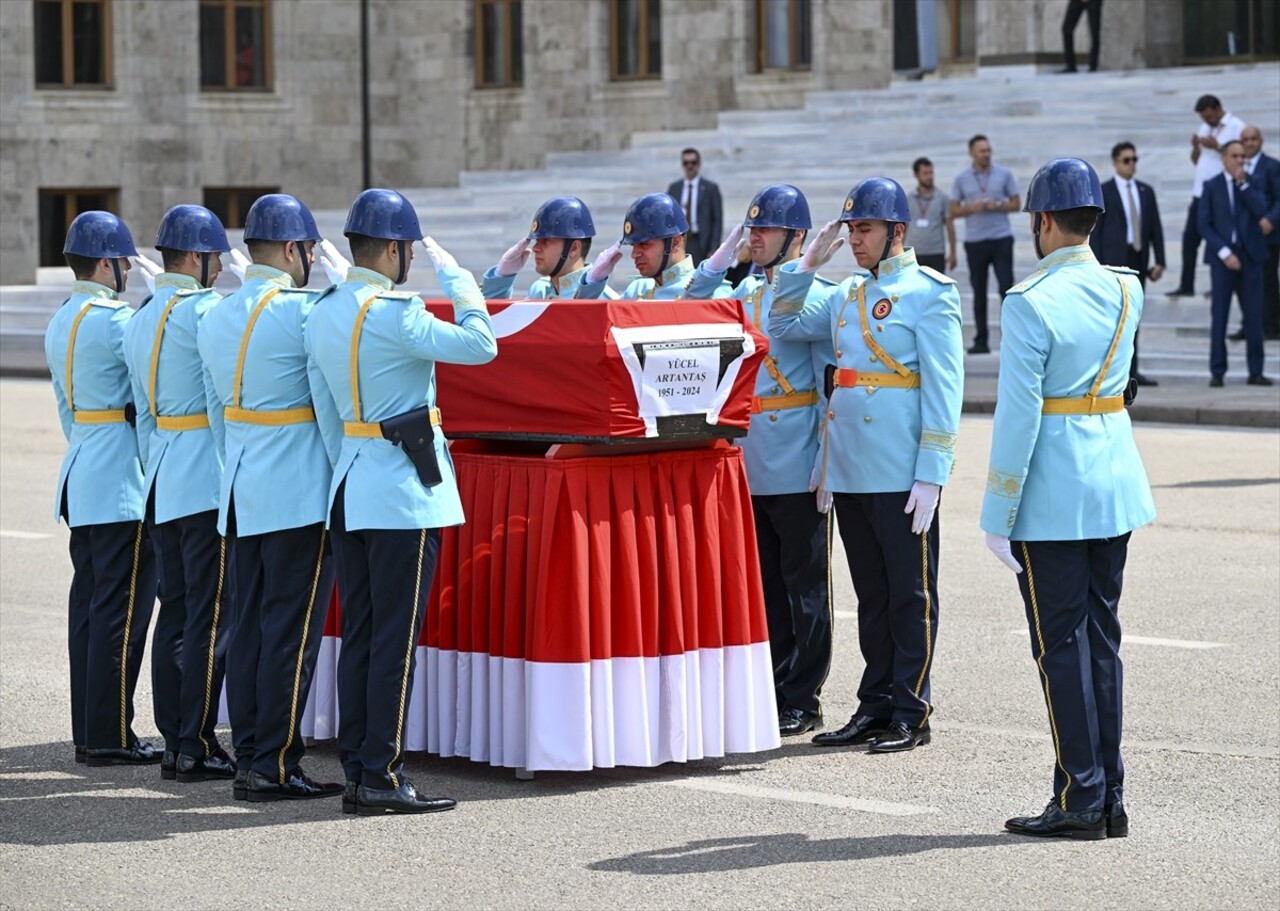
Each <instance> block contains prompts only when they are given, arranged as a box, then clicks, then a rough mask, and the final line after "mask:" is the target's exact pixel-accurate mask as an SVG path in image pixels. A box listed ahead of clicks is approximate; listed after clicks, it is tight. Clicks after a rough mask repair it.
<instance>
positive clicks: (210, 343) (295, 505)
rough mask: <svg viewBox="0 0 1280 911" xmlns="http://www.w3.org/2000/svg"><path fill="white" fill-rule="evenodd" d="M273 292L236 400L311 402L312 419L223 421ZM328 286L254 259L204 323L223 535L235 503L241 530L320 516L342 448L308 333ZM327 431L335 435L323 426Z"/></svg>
mask: <svg viewBox="0 0 1280 911" xmlns="http://www.w3.org/2000/svg"><path fill="white" fill-rule="evenodd" d="M272 291H276V294H275V295H274V296H272V297H271V299H270V300H269V301H267V303H266V306H265V307H263V309H262V312H261V314H260V315H259V316H258V319H257V321H256V322H255V323H254V327H253V333H252V334H251V335H250V337H249V344H248V346H247V347H246V348H245V351H244V371H243V375H242V379H241V384H240V404H239V407H241V408H247V409H250V410H253V411H284V410H288V409H293V408H306V407H308V406H310V407H312V408H314V409H315V413H316V418H317V420H316V421H309V422H306V423H299V424H284V425H280V426H264V425H261V424H249V423H243V422H240V421H230V420H227V419H226V409H227V407H228V406H231V405H234V404H235V401H234V396H235V390H234V387H235V376H236V365H237V363H238V362H239V358H240V348H241V345H242V343H243V341H244V332H245V328H246V327H247V326H248V323H249V318H250V316H251V315H252V313H253V311H254V310H255V309H256V308H257V306H258V304H259V303H261V301H262V299H263V298H264V297H266V295H267V294H269V293H270V292H272ZM323 293H324V292H322V291H312V290H309V289H305V288H295V287H294V284H293V279H292V277H290V276H289V275H288V274H286V273H284V272H281V271H279V270H278V269H273V268H271V267H270V266H262V265H256V264H255V265H252V266H250V267H249V268H248V269H247V270H246V271H245V277H244V283H243V284H242V285H241V286H240V290H238V291H236V292H235V293H234V294H231V295H228V296H227V297H226V298H224V299H223V300H222V301H221V302H219V303H218V304H217V305H216V306H215V307H214V308H213V309H212V310H211V311H210V312H209V313H208V315H207V316H206V317H205V319H204V322H202V323H201V324H200V336H199V344H200V358H201V360H202V362H203V364H204V373H205V379H206V382H207V383H208V384H209V385H210V386H211V387H212V391H211V393H210V395H209V422H210V424H211V425H212V426H213V428H214V433H215V437H216V439H217V440H218V444H219V448H220V449H221V451H222V452H223V453H224V460H225V463H226V468H225V469H224V471H223V473H222V485H221V488H220V491H219V498H218V530H219V531H221V532H222V533H223V534H225V533H226V530H227V526H228V513H229V511H230V509H231V508H232V506H233V505H234V508H235V529H236V534H238V535H242V536H246V535H262V534H267V533H269V532H275V531H283V530H285V529H289V528H302V527H304V526H307V525H314V524H316V523H317V522H324V521H326V520H327V516H328V505H329V482H330V480H331V479H332V476H333V462H334V461H335V460H336V459H337V457H338V450H339V448H340V447H341V445H342V440H341V428H340V427H339V430H338V431H337V432H336V433H334V431H333V426H334V422H335V421H336V420H337V410H336V408H335V407H334V404H333V399H332V397H330V395H329V389H328V387H327V386H326V385H325V383H324V379H323V378H322V377H321V376H320V372H319V370H318V369H317V368H316V366H315V365H314V364H312V363H310V362H309V360H308V358H307V352H306V348H305V346H304V344H303V332H304V330H305V329H306V326H307V321H308V319H310V318H311V316H312V314H313V312H314V311H315V308H317V307H323V306H325V303H324V302H319V303H318V301H320V298H321V296H322V295H323ZM326 428H327V429H328V431H329V436H325V435H324V434H323V431H324V430H325V429H326Z"/></svg>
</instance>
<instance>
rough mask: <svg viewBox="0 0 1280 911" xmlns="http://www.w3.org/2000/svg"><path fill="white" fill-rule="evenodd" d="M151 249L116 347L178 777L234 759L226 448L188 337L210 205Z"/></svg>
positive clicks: (209, 236) (207, 256)
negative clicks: (153, 572)
mask: <svg viewBox="0 0 1280 911" xmlns="http://www.w3.org/2000/svg"><path fill="white" fill-rule="evenodd" d="M156 249H157V250H158V251H159V252H160V255H161V258H162V260H163V263H164V271H162V272H160V274H159V275H157V276H155V278H154V279H153V281H154V292H153V293H152V294H151V296H150V297H149V298H148V299H147V300H146V301H145V302H144V303H143V306H142V307H140V308H139V310H138V312H137V313H136V314H135V315H134V317H133V319H131V320H129V325H128V327H127V328H126V329H125V334H124V354H125V361H126V362H127V363H128V365H129V376H130V378H131V380H132V382H133V401H134V403H135V405H136V406H137V412H138V417H137V421H138V449H139V452H140V454H141V456H142V464H143V467H144V469H145V472H146V473H145V476H144V482H143V489H144V493H145V496H146V497H147V515H148V519H149V522H150V524H149V528H150V531H151V538H152V541H153V542H154V544H155V552H156V557H157V561H156V565H157V570H158V574H159V586H158V593H159V596H160V613H159V616H158V618H157V620H156V629H155V633H154V634H153V636H152V639H151V686H152V691H153V692H152V700H153V702H154V703H155V714H156V727H158V728H159V729H160V733H161V734H162V735H163V736H164V759H163V761H162V762H161V764H160V774H161V776H163V777H164V778H167V779H174V778H176V779H177V780H179V781H186V782H191V781H204V780H206V779H209V778H231V777H232V776H233V775H234V774H235V764H234V762H233V761H232V759H231V757H230V756H229V755H227V753H226V751H225V750H223V748H222V746H221V744H219V743H218V738H217V735H216V734H215V733H214V725H215V724H217V721H218V701H219V698H220V697H221V694H222V679H223V663H224V660H225V657H226V651H227V641H228V639H229V638H230V637H229V634H228V632H229V630H230V623H231V619H232V617H231V613H232V606H231V599H232V596H233V593H234V591H235V580H234V578H232V574H231V560H232V543H231V541H229V540H228V539H227V538H226V537H224V536H223V535H221V534H220V533H219V532H218V490H219V486H220V485H221V483H222V457H221V455H220V454H219V452H218V447H217V445H216V444H215V442H214V439H213V433H212V430H211V429H210V426H209V413H208V408H207V402H206V396H205V393H206V389H205V385H204V370H203V367H202V365H201V363H200V352H199V350H198V349H197V347H196V333H197V331H198V329H199V326H200V323H201V321H202V320H203V319H204V317H205V315H206V314H207V313H208V312H209V310H210V309H211V308H212V307H213V306H214V305H215V304H217V303H218V301H220V300H221V299H222V298H221V295H219V294H218V293H217V292H215V291H214V290H213V283H214V282H215V281H217V278H218V273H219V272H221V270H222V254H223V253H229V252H230V251H231V245H230V244H229V243H227V234H226V231H224V230H223V227H222V222H221V221H219V220H218V216H216V215H214V214H213V213H212V212H210V211H209V210H208V209H206V208H204V207H203V206H192V205H181V206H174V207H173V208H172V209H170V210H169V211H168V212H166V213H165V215H164V218H163V219H161V221H160V229H159V230H158V231H157V232H156ZM147 262H148V264H149V263H150V261H147ZM151 268H155V267H154V265H152V266H151Z"/></svg>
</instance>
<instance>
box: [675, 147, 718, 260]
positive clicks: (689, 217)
mask: <svg viewBox="0 0 1280 911" xmlns="http://www.w3.org/2000/svg"><path fill="white" fill-rule="evenodd" d="M680 166H681V167H682V168H684V178H683V179H681V180H673V181H672V182H671V186H669V187H667V195H669V196H670V197H671V198H672V199H674V200H675V201H676V202H678V203H680V205H681V206H682V207H683V208H684V217H685V220H686V221H688V222H689V233H688V235H687V236H686V238H685V247H684V248H685V250H686V251H687V252H688V254H689V255H690V256H692V257H693V262H694V265H697V264H698V263H700V262H702V261H703V260H704V259H706V258H707V255H708V254H709V253H710V252H711V251H712V250H714V249H715V248H716V247H718V246H720V234H721V232H722V229H723V227H724V204H723V203H722V202H721V200H720V187H718V186H717V185H716V184H714V183H712V182H711V181H709V180H707V179H706V178H705V177H702V176H701V175H700V174H699V173H698V172H699V171H700V170H701V169H702V156H701V155H699V154H698V150H697V149H685V150H684V151H683V152H681V153H680Z"/></svg>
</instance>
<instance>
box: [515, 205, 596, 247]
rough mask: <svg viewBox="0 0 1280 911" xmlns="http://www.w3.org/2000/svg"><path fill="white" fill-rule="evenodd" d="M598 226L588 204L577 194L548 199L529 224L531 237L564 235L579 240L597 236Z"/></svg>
mask: <svg viewBox="0 0 1280 911" xmlns="http://www.w3.org/2000/svg"><path fill="white" fill-rule="evenodd" d="M595 236H596V226H595V223H594V222H592V221H591V212H590V210H588V209H587V204H586V203H585V202H583V201H582V200H581V199H579V198H578V197H576V196H556V197H553V198H551V199H548V200H547V201H546V202H544V203H543V204H542V205H541V206H539V207H538V211H537V212H535V213H534V215H533V224H532V225H530V226H529V238H530V239H531V240H538V239H539V238H543V237H563V238H565V239H566V240H577V239H579V238H583V237H595Z"/></svg>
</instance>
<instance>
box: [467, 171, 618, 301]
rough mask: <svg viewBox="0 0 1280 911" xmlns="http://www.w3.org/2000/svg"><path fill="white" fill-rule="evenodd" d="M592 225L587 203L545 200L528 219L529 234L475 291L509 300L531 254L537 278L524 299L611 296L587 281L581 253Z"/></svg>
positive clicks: (591, 233) (567, 198) (565, 198)
mask: <svg viewBox="0 0 1280 911" xmlns="http://www.w3.org/2000/svg"><path fill="white" fill-rule="evenodd" d="M595 236H596V226H595V223H594V222H592V220H591V212H590V210H589V209H587V204H586V203H584V202H583V201H582V200H581V199H578V197H576V196H555V197H553V198H551V199H548V200H547V201H546V202H544V203H543V204H542V205H541V206H539V207H538V211H537V212H536V213H535V214H534V216H533V224H532V225H530V226H529V234H528V236H526V237H522V238H521V239H520V242H519V243H517V244H516V245H515V246H513V247H512V248H511V249H510V250H508V251H507V252H506V253H504V254H502V259H501V260H499V261H498V264H497V265H496V266H491V267H490V268H489V270H488V271H487V272H485V274H484V282H483V284H482V285H481V291H482V292H483V293H484V296H485V299H486V300H493V299H495V298H509V297H511V289H512V288H513V287H514V286H515V283H516V275H517V273H519V271H520V270H521V269H522V268H524V264H525V263H526V262H528V260H529V254H530V253H532V254H533V265H534V268H535V269H537V271H538V278H537V279H536V280H535V281H534V283H533V284H532V285H530V286H529V291H528V293H527V294H526V295H525V296H526V297H528V298H529V299H530V300H549V299H552V298H561V299H567V298H583V299H587V300H590V299H593V298H599V297H607V298H616V297H617V296H618V295H617V292H615V291H613V290H611V289H609V288H606V287H605V285H604V282H587V281H586V277H587V263H586V257H587V254H588V253H590V252H591V238H593V237H595Z"/></svg>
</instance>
